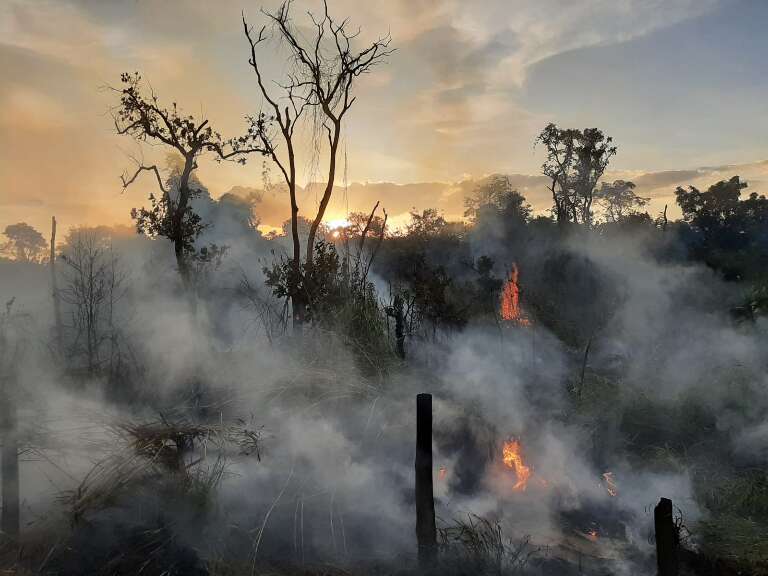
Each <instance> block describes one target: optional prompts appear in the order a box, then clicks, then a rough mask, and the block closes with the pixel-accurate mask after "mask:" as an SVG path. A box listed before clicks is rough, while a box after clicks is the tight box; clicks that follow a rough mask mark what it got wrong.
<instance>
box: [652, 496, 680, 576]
mask: <svg viewBox="0 0 768 576" xmlns="http://www.w3.org/2000/svg"><path fill="white" fill-rule="evenodd" d="M653 523H654V528H655V531H656V563H657V565H658V569H659V571H658V576H677V545H678V535H677V528H676V527H675V519H674V517H673V514H672V500H670V499H669V498H662V499H661V500H659V503H658V504H657V505H656V508H654V510H653Z"/></svg>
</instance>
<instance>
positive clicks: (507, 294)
mask: <svg viewBox="0 0 768 576" xmlns="http://www.w3.org/2000/svg"><path fill="white" fill-rule="evenodd" d="M517 278H518V270H517V264H512V270H511V271H510V272H509V276H508V278H507V281H506V282H505V283H504V287H503V288H502V290H501V318H502V320H507V321H509V322H515V323H516V324H519V325H520V326H530V325H531V321H530V320H528V318H526V317H525V315H524V314H523V313H522V310H520V286H519V284H518V282H517Z"/></svg>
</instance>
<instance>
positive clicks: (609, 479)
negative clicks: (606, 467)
mask: <svg viewBox="0 0 768 576" xmlns="http://www.w3.org/2000/svg"><path fill="white" fill-rule="evenodd" d="M603 481H604V483H605V489H606V490H607V491H608V494H609V495H610V496H614V497H615V496H616V495H617V494H618V493H619V490H618V487H617V486H616V479H615V478H614V477H613V472H605V473H604V474H603Z"/></svg>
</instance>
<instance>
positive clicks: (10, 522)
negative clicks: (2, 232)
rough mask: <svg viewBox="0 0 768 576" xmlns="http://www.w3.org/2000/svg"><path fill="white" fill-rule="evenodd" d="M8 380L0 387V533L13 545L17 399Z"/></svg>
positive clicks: (16, 522) (16, 495)
mask: <svg viewBox="0 0 768 576" xmlns="http://www.w3.org/2000/svg"><path fill="white" fill-rule="evenodd" d="M9 380H10V379H9V378H8V379H6V381H5V382H4V383H3V385H1V386H0V436H2V443H3V447H2V451H1V452H0V476H2V485H3V488H2V493H1V494H0V503H1V504H2V513H0V532H2V536H3V537H4V538H7V539H10V540H11V541H15V540H16V539H17V538H18V537H19V440H18V423H17V414H16V397H15V395H14V393H13V390H12V389H11V382H10V381H9Z"/></svg>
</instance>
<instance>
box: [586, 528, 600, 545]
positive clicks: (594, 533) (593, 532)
mask: <svg viewBox="0 0 768 576" xmlns="http://www.w3.org/2000/svg"><path fill="white" fill-rule="evenodd" d="M587 538H588V539H589V540H591V541H592V542H597V538H598V534H597V530H595V529H594V528H592V530H590V531H589V532H587Z"/></svg>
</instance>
